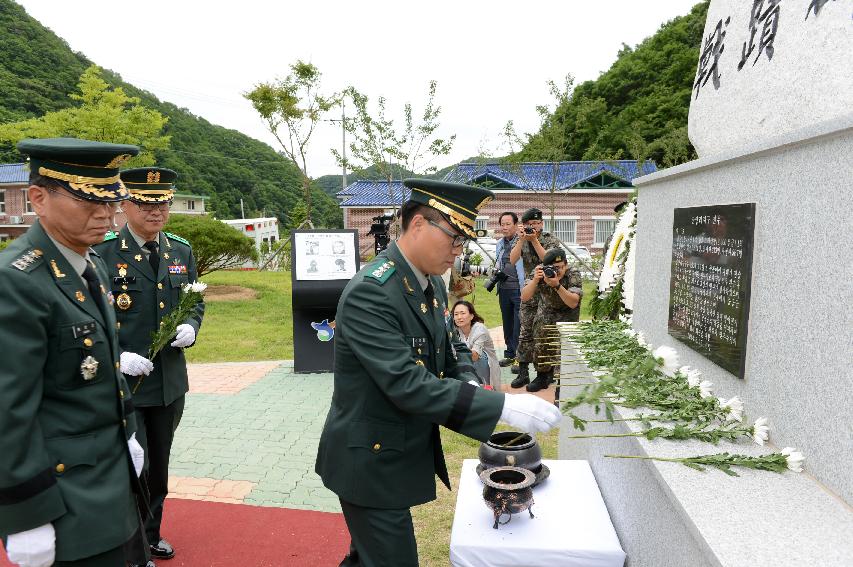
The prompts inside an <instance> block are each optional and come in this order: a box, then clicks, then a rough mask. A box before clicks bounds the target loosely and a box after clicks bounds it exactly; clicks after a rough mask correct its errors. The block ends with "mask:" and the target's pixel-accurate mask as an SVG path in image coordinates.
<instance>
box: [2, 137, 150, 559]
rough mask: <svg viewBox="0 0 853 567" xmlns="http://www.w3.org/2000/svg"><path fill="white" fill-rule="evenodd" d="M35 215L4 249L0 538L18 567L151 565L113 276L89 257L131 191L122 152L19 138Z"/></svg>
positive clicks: (127, 152)
mask: <svg viewBox="0 0 853 567" xmlns="http://www.w3.org/2000/svg"><path fill="white" fill-rule="evenodd" d="M18 150H19V151H20V152H21V153H23V154H27V155H29V157H30V162H29V167H30V179H29V182H30V185H29V188H28V193H29V200H30V202H31V203H32V205H33V209H34V211H35V213H36V214H37V215H38V220H37V221H35V223H33V225H32V226H31V227H30V228H29V230H27V232H26V233H25V234H24V235H22V236H21V237H20V238H18V239H16V240H15V241H13V242H12V243H11V244H10V245H9V247H8V248H6V250H4V251H2V252H0V298H2V299H0V349H2V352H3V364H2V366H0V538H2V539H3V544H4V546H5V548H6V553H7V554H8V557H9V560H10V561H11V562H12V563H14V564H16V565H20V566H22V567H46V566H49V565H56V566H58V567H71V566H75V567H77V566H79V567H84V566H85V567H116V566H120V565H124V564H125V561H126V560H130V561H134V560H136V561H140V560H141V561H143V562H144V561H145V560H146V557H147V555H146V549H145V548H144V547H143V546H142V532H141V525H140V517H139V512H138V511H137V502H136V499H135V498H134V493H136V494H142V493H143V492H144V490H143V489H142V487H141V484H140V481H139V478H138V476H139V474H140V473H141V471H142V465H143V454H142V448H141V447H140V445H139V443H138V442H137V441H136V421H135V419H134V412H133V406H132V403H131V396H130V389H129V388H128V384H127V382H125V378H124V376H122V375H121V373H120V372H119V345H118V337H117V336H116V319H115V314H114V313H113V309H112V303H113V297H112V295H111V294H110V292H109V280H107V278H106V269H105V267H104V263H103V261H102V260H101V258H100V257H99V256H98V255H97V254H96V253H95V252H94V251H93V250H92V249H91V248H90V246H91V245H93V244H96V243H98V242H101V241H102V240H103V238H104V234H105V233H106V232H107V231H108V230H109V229H110V227H111V226H112V223H113V217H114V216H115V212H116V210H117V207H118V203H119V201H122V200H124V199H126V198H127V196H128V194H127V190H126V188H125V186H124V184H123V183H122V182H121V180H120V178H119V170H118V168H119V165H120V164H122V163H124V162H126V161H127V160H129V159H131V157H133V156H135V155H137V154H138V153H139V148H137V147H136V146H130V145H125V144H107V143H102V142H92V141H89V140H78V139H73V138H49V139H41V140H33V139H30V140H23V141H21V142H20V143H19V144H18Z"/></svg>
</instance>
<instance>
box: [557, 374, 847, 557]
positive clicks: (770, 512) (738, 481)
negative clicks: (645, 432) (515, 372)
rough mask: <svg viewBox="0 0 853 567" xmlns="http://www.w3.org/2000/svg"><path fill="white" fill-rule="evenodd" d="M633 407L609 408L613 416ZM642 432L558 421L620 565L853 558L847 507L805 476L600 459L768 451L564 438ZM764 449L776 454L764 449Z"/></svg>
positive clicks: (624, 425)
mask: <svg viewBox="0 0 853 567" xmlns="http://www.w3.org/2000/svg"><path fill="white" fill-rule="evenodd" d="M580 368H586V367H585V366H584V367H579V366H577V365H572V366H569V365H564V366H563V370H564V371H566V372H568V371H578V370H579V369H580ZM562 390H563V394H562V397H563V398H567V397H569V396H570V391H572V390H576V388H565V387H564V388H562ZM747 407H748V406H747ZM579 409H581V410H582V411H579V412H577V413H578V414H579V415H580V416H581V417H585V418H586V417H589V418H591V419H596V418H599V419H600V418H601V417H595V416H594V414H593V412H592V410H591V409H589V408H579ZM637 413H638V412H637V411H634V410H629V409H626V408H617V410H616V412H614V417H616V418H627V417H633V416H635V415H636V414H637ZM755 417H757V416H755ZM641 430H642V426H641V425H640V424H639V423H635V422H620V423H617V424H607V423H594V424H589V426H588V427H587V431H586V432H579V431H575V430H574V429H573V428H572V424H571V420H569V419H564V421H563V426H562V428H561V432H560V446H559V455H560V458H561V459H577V458H586V459H587V460H589V462H590V466H591V467H592V469H593V472H594V473H595V476H596V480H597V481H598V483H599V486H600V488H601V492H602V495H603V496H604V499H605V503H606V504H607V507H608V510H609V511H610V515H611V518H612V519H613V523H614V525H615V526H616V530H617V533H618V534H619V537H620V540H621V542H622V545H623V547H624V548H625V550H626V552H627V554H628V560H627V562H626V565H629V566H631V567H638V566H645V565H649V566H652V565H654V566H656V567H663V566H666V565H673V566H677V565H688V564H689V565H711V566H721V567H752V566H755V565H773V566H775V567H784V566H791V567H794V566H801V565H821V566H842V565H847V566H849V565H851V564H853V563H851V562H852V561H853V559H851V558H853V537H851V534H853V509H851V508H850V507H849V506H848V505H847V504H845V503H844V502H843V501H842V500H841V499H840V498H839V497H837V496H835V495H834V494H832V493H830V492H829V491H828V490H826V489H825V488H824V487H823V486H822V485H821V484H820V483H818V482H817V481H816V480H815V479H814V477H812V476H811V475H809V474H807V473H799V474H797V473H793V472H786V473H784V474H776V473H771V472H765V471H753V470H750V469H740V468H736V469H735V470H736V471H737V473H738V474H739V475H740V477H730V476H728V475H726V474H724V473H723V472H721V471H718V470H716V469H707V470H706V471H705V472H704V473H703V472H699V471H695V470H692V469H690V468H687V467H685V466H684V465H682V464H680V463H667V462H659V461H640V460H629V459H611V458H604V457H603V455H605V454H629V455H650V456H656V457H687V456H694V455H701V454H711V453H719V452H723V451H727V452H731V453H735V452H736V453H742V454H747V455H760V454H766V453H768V452H769V451H768V447H764V448H762V447H759V446H758V445H756V444H754V443H749V442H743V443H737V444H733V443H721V444H720V445H717V446H715V445H711V444H707V443H700V442H695V441H691V442H673V441H667V440H655V441H648V440H646V439H644V438H636V437H635V438H604V439H569V438H568V436H569V435H573V434H576V433H628V432H639V431H641ZM771 436H772V429H771ZM769 449H770V450H775V448H774V447H772V446H771V447H769ZM806 465H808V454H807V453H806ZM675 524H677V525H675ZM662 530H664V531H663V533H662Z"/></svg>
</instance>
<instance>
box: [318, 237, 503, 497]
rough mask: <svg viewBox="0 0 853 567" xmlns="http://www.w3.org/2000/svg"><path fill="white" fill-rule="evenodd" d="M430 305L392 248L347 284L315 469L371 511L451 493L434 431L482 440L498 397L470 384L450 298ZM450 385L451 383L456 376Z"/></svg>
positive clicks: (436, 282) (499, 404) (442, 295)
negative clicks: (449, 321) (450, 325)
mask: <svg viewBox="0 0 853 567" xmlns="http://www.w3.org/2000/svg"><path fill="white" fill-rule="evenodd" d="M431 281H432V285H433V287H434V288H435V302H434V303H433V305H428V300H427V299H426V297H425V296H424V292H423V291H422V290H421V287H420V285H419V284H418V281H417V279H416V278H415V276H414V274H413V273H412V271H411V269H410V268H409V265H408V263H407V262H406V260H405V259H404V258H403V256H402V254H401V253H400V250H399V249H398V248H397V245H396V243H392V244H391V245H390V246H389V247H388V249H387V250H385V251H384V252H382V253H381V254H380V255H379V256H377V257H376V259H375V261H373V262H371V263H370V264H369V265H368V266H366V267H365V268H363V269H362V270H361V271H360V272H359V273H358V274H356V276H355V277H354V278H353V279H352V280H351V281H350V282H349V284H347V287H346V288H345V289H344V292H343V294H342V295H341V299H340V302H339V303H338V309H337V316H336V326H335V338H334V340H335V385H334V392H333V394H332V404H331V408H330V409H329V414H328V416H327V417H326V424H325V426H324V428H323V433H322V436H321V437H320V446H319V449H318V453H317V464H316V467H315V470H316V471H317V474H319V475H320V477H321V478H322V479H323V483H324V484H325V485H326V487H327V488H329V489H330V490H332V491H333V492H335V493H336V494H337V495H338V496H339V497H340V498H342V499H343V500H346V501H347V502H351V503H353V504H356V505H358V506H364V507H370V508H397V509H399V508H408V507H411V506H414V505H417V504H423V503H424V502H429V501H431V500H434V499H435V475H436V474H437V475H438V476H439V478H441V480H442V481H443V482H444V483H445V485H447V486H448V488H449V487H450V480H449V478H448V476H447V468H446V466H445V463H444V454H443V453H442V450H441V439H440V438H439V432H438V425H437V424H440V425H444V426H445V427H447V428H449V429H452V430H454V431H458V432H460V433H462V434H464V435H467V436H469V437H473V438H475V439H479V440H481V441H484V440H486V439H488V437H489V435H491V434H492V432H493V431H494V428H495V424H496V423H497V421H498V419H499V418H500V415H501V411H502V410H503V399H504V395H503V394H501V393H498V392H492V391H489V390H484V389H480V388H477V387H475V386H472V385H470V384H468V383H467V382H468V380H476V379H477V378H476V373H475V371H474V368H473V366H472V365H471V357H470V351H468V348H467V347H466V346H465V343H461V342H454V343H453V344H452V345H451V342H450V334H449V333H448V330H447V325H446V319H445V317H446V316H447V309H448V308H447V292H446V290H445V289H444V287H443V282H442V280H441V278H439V277H435V276H433V277H431ZM453 378H455V379H453Z"/></svg>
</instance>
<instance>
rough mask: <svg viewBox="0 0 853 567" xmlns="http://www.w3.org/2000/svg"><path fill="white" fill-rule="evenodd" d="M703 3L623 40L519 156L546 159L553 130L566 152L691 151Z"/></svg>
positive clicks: (670, 157) (671, 156)
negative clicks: (639, 37) (631, 42)
mask: <svg viewBox="0 0 853 567" xmlns="http://www.w3.org/2000/svg"><path fill="white" fill-rule="evenodd" d="M707 10H708V2H707V1H703V2H700V3H699V4H696V5H695V6H694V7H693V9H692V10H691V11H690V13H689V14H687V15H686V16H682V17H678V18H675V19H673V20H672V21H670V22H667V23H665V24H663V25H662V26H661V28H660V29H659V30H658V32H657V33H656V34H654V35H653V36H651V37H649V38H647V39H645V40H644V41H643V42H642V43H640V44H639V45H638V46H637V47H635V48H631V47H629V46H627V45H625V46H623V48H622V50H620V51H619V54H618V56H617V58H616V61H615V62H614V63H613V65H612V66H611V67H610V69H608V70H607V71H606V72H604V73H602V74H601V76H599V77H598V78H597V79H595V80H594V81H586V82H584V83H581V84H580V85H578V86H577V87H576V88H574V90H573V91H572V92H571V95H570V96H569V97H567V98H566V100H564V101H563V102H561V104H560V105H559V106H558V107H557V108H556V110H555V111H554V112H553V115H552V116H551V118H550V119H549V120H546V121H543V122H542V124H541V126H540V128H539V130H538V131H537V132H536V133H535V134H533V135H532V136H529V138H528V140H527V143H526V144H525V145H524V148H523V149H521V151H520V152H519V155H518V158H519V159H521V160H526V161H537V160H546V159H547V160H551V159H553V158H552V157H551V154H550V152H549V151H548V150H549V148H552V147H553V146H552V144H549V143H548V141H547V139H548V138H551V139H554V138H558V139H564V140H565V141H566V145H565V152H564V153H563V154H562V155H561V156H559V158H558V159H563V160H580V159H584V160H588V159H589V160H591V159H654V160H655V161H656V162H657V163H659V164H664V165H675V164H678V163H682V162H684V161H688V160H690V159H694V158H695V157H696V152H695V150H694V149H693V147H692V146H691V145H690V143H689V141H688V139H687V113H688V110H689V108H690V95H691V92H692V86H693V78H694V75H695V72H696V65H697V62H698V59H699V48H700V46H701V42H702V31H703V29H704V26H705V16H706V14H707ZM554 130H559V132H555V131H554Z"/></svg>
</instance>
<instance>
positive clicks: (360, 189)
mask: <svg viewBox="0 0 853 567" xmlns="http://www.w3.org/2000/svg"><path fill="white" fill-rule="evenodd" d="M410 194H411V190H409V189H408V188H407V187H404V186H403V182H402V181H392V182H391V186H390V190H389V186H388V182H387V181H356V182H355V183H352V184H350V185H349V186H347V188H346V189H343V190H341V191H339V192H338V193H337V195H338V196H339V197H343V198H344V200H343V201H342V202H341V205H340V206H341V207H385V206H390V205H394V204H397V205H400V204H402V203H404V202H406V201H407V200H408V199H409V195H410Z"/></svg>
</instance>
